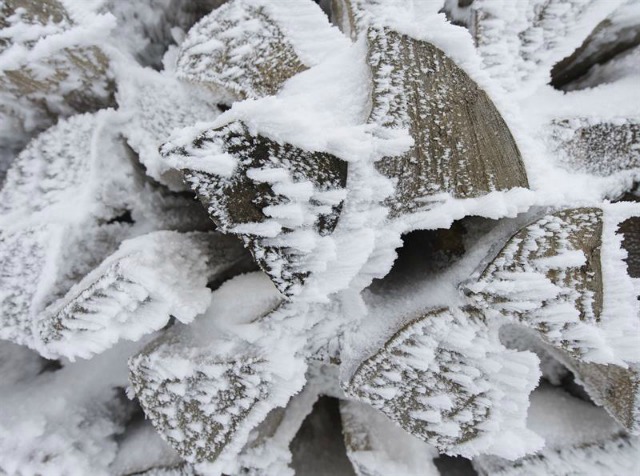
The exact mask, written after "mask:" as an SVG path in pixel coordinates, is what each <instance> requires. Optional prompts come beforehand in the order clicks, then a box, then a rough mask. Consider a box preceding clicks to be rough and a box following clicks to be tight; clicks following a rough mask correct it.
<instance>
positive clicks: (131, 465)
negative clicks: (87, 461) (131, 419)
mask: <svg viewBox="0 0 640 476" xmlns="http://www.w3.org/2000/svg"><path fill="white" fill-rule="evenodd" d="M183 464H184V462H183V460H182V458H180V456H178V453H176V452H175V451H174V450H173V448H171V446H169V445H168V444H167V443H166V442H165V441H163V440H162V438H160V435H158V433H157V432H156V431H155V429H154V428H153V426H152V425H151V423H150V422H149V421H148V420H144V421H139V422H135V423H133V424H129V425H127V428H126V430H125V433H124V434H123V435H122V437H121V439H120V440H119V441H118V452H117V454H116V458H115V460H114V461H113V462H112V463H111V465H110V467H109V470H110V472H111V474H117V475H131V474H136V475H139V474H146V471H153V470H155V469H164V468H171V467H174V466H182V465H183Z"/></svg>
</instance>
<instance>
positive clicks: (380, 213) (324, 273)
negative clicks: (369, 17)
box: [165, 20, 534, 300]
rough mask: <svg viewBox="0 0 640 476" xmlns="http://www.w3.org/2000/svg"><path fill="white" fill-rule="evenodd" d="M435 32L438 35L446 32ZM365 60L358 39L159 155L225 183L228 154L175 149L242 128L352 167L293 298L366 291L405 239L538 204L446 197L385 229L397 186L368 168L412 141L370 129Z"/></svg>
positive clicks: (509, 194) (500, 197) (498, 196)
mask: <svg viewBox="0 0 640 476" xmlns="http://www.w3.org/2000/svg"><path fill="white" fill-rule="evenodd" d="M443 21H444V20H443ZM449 26H450V25H449ZM452 28H453V27H452ZM439 31H440V32H441V33H442V34H443V35H444V32H445V31H446V29H444V30H443V29H440V30H439ZM467 39H468V40H469V38H468V37H467ZM469 41H470V40H469ZM366 54H367V52H366V44H365V43H364V42H363V41H359V42H356V43H355V44H354V45H352V46H351V47H346V48H344V49H342V50H337V51H335V54H334V56H333V57H332V58H329V59H327V60H325V61H324V62H322V63H320V64H319V65H317V66H315V67H313V68H311V69H309V70H308V71H304V72H302V73H300V74H298V75H296V76H295V77H293V78H291V79H290V80H288V81H287V82H286V84H285V85H284V87H283V89H282V90H281V91H280V92H279V93H278V95H277V96H275V97H269V98H263V99H259V100H255V101H243V102H240V103H235V104H234V106H233V107H232V109H231V110H230V111H228V112H226V113H225V114H223V115H222V116H220V117H219V118H218V120H216V121H215V122H214V123H213V124H211V125H207V126H206V127H205V126H198V127H194V128H191V129H189V130H186V131H185V132H184V133H181V134H180V135H176V137H175V138H174V139H172V141H171V143H170V145H168V146H167V148H166V149H165V150H167V151H171V150H174V151H175V152H176V153H171V154H169V157H168V158H169V160H170V163H171V162H172V161H173V163H174V166H175V167H178V168H188V167H191V168H194V169H196V168H197V167H200V168H201V170H207V171H208V172H212V171H213V172H215V173H216V175H219V176H221V177H223V178H225V179H226V178H227V177H228V176H229V174H231V173H232V172H233V170H234V169H235V167H236V166H237V162H236V160H235V159H234V158H233V157H230V155H229V154H219V153H218V154H217V155H214V154H210V155H209V154H207V156H206V158H207V159H209V158H210V159H211V160H203V159H204V158H205V157H204V156H203V157H199V156H195V157H194V160H193V161H189V162H182V159H180V158H179V155H180V154H179V148H183V149H184V150H185V151H188V150H189V149H192V144H193V142H194V140H196V139H197V138H198V137H205V136H206V134H207V131H208V130H213V129H216V128H221V127H223V126H227V125H229V124H232V123H233V122H234V121H241V122H242V124H244V126H245V127H246V128H247V129H248V130H249V131H250V133H251V134H252V135H253V136H255V135H260V136H263V137H265V138H267V139H269V140H271V141H274V142H277V143H279V144H290V145H291V146H294V147H298V148H300V149H302V150H305V151H309V153H327V154H331V155H334V156H335V157H337V158H339V159H342V160H344V161H346V162H348V163H349V165H348V168H349V171H348V175H349V177H348V186H347V196H346V199H345V201H344V203H343V205H342V211H341V214H340V219H339V221H338V224H337V226H336V229H335V230H334V231H333V233H332V234H330V235H327V236H324V237H323V242H325V243H327V246H323V253H318V252H316V253H315V258H317V260H316V261H317V266H316V267H315V272H314V273H310V274H309V276H308V278H307V279H306V281H305V285H304V287H303V291H301V292H300V294H298V297H299V298H300V299H302V298H303V297H304V299H316V300H322V299H326V296H327V295H329V294H331V293H332V292H336V291H340V290H341V289H345V288H347V287H352V288H354V289H356V288H358V289H362V288H363V287H365V286H367V285H368V284H369V283H370V282H371V279H373V278H375V277H381V276H383V275H384V274H385V273H386V272H388V270H389V268H390V267H391V264H392V262H393V259H394V258H395V253H394V248H395V247H397V246H398V245H399V242H400V235H401V234H402V233H404V232H407V231H410V230H412V229H416V228H438V227H448V226H450V224H451V223H452V222H453V221H454V220H456V219H458V218H461V217H464V216H466V215H470V214H478V215H482V216H487V215H488V216H491V217H494V218H499V217H503V216H505V215H508V216H514V215H515V214H517V213H519V212H522V211H524V210H526V209H527V208H528V207H529V206H530V205H531V203H532V202H533V200H534V194H533V193H532V192H531V191H529V190H525V189H522V188H515V189H512V190H509V191H506V192H500V191H490V192H489V193H487V194H486V195H484V196H482V197H480V198H466V199H451V200H447V201H446V203H444V204H440V205H441V206H438V207H429V206H428V204H427V205H425V208H427V209H429V211H428V212H426V213H424V214H419V213H414V214H412V215H411V216H410V217H406V216H403V217H401V219H398V220H395V221H394V222H392V223H389V221H388V220H387V215H388V209H387V208H386V207H385V206H384V205H383V203H382V202H384V200H385V199H386V198H388V197H389V195H390V194H391V193H393V182H392V180H390V179H388V178H387V177H385V176H383V175H382V174H380V172H379V171H378V170H376V167H375V165H374V164H375V162H377V161H379V160H380V159H381V158H383V157H393V156H402V155H403V154H404V153H406V152H407V150H408V149H409V148H410V146H411V144H412V140H413V139H412V138H411V137H410V136H409V135H408V134H407V133H408V131H405V130H402V129H397V128H385V127H384V126H382V125H379V124H375V123H370V124H367V123H366V122H367V118H368V116H369V113H370V105H369V90H368V88H365V87H363V84H370V71H369V68H368V67H367V63H366ZM309 91H313V93H312V94H310V93H309ZM219 148H220V147H217V149H219ZM214 151H215V150H214ZM201 155H202V154H201ZM232 159H234V160H232ZM198 164H199V165H198ZM447 198H450V197H447ZM431 208H433V210H431ZM244 231H248V230H244ZM253 231H254V232H256V231H258V228H254V230H253ZM259 231H261V232H262V233H270V232H271V233H274V232H275V231H277V227H273V226H272V227H262V228H260V229H259ZM354 243H358V244H359V245H358V246H357V247H356V246H354V245H353V244H354ZM356 248H357V249H356ZM307 249H314V248H312V247H310V246H307ZM324 251H326V253H324ZM303 295H304V296H303Z"/></svg>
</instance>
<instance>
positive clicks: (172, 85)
mask: <svg viewBox="0 0 640 476" xmlns="http://www.w3.org/2000/svg"><path fill="white" fill-rule="evenodd" d="M117 99H118V104H119V106H120V109H121V111H122V113H123V114H124V115H126V116H127V117H128V121H127V123H126V125H125V126H124V127H123V133H124V136H125V138H126V139H127V143H128V144H129V145H130V146H131V147H132V148H133V150H134V151H136V152H137V153H138V155H139V157H140V162H142V164H143V165H144V166H145V171H146V173H147V174H148V175H149V176H151V177H153V178H154V179H156V180H158V181H159V182H161V183H163V184H165V185H167V186H169V188H171V189H173V190H184V188H185V187H184V184H183V183H182V179H181V177H180V176H179V175H178V174H177V173H176V172H175V171H173V170H172V169H170V168H169V166H168V165H167V164H166V163H165V162H163V161H162V160H161V157H160V153H159V149H160V146H161V145H162V144H163V142H165V141H166V140H167V139H168V138H169V137H170V135H171V133H172V132H173V130H175V129H180V128H183V127H187V126H191V125H193V124H195V123H197V122H205V121H212V120H213V119H215V118H216V117H217V116H218V114H219V111H218V109H217V107H216V106H215V104H216V102H220V100H221V98H220V97H218V96H216V95H213V94H211V93H210V92H209V91H205V90H203V89H202V88H200V87H198V86H196V85H190V84H185V83H184V82H182V81H179V80H177V79H176V78H175V77H174V76H173V74H172V73H167V72H163V73H157V72H155V71H151V70H148V69H137V70H136V71H135V74H132V76H131V78H126V80H123V81H120V83H119V85H118V95H117Z"/></svg>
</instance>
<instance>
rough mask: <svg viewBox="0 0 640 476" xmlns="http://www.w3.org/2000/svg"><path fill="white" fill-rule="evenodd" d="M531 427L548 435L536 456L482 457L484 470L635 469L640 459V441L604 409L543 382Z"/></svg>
mask: <svg viewBox="0 0 640 476" xmlns="http://www.w3.org/2000/svg"><path fill="white" fill-rule="evenodd" d="M527 427H528V428H530V429H531V430H533V431H535V432H536V433H538V434H540V435H541V436H543V437H544V438H545V443H546V444H545V448H544V449H543V450H541V451H540V452H538V453H537V454H535V455H531V456H527V457H525V458H522V459H519V460H516V461H514V462H508V461H505V460H501V459H499V458H490V457H485V456H482V457H479V458H476V459H475V460H474V466H475V467H476V469H477V470H478V471H479V472H480V474H481V475H483V476H484V475H486V476H489V475H491V476H494V475H496V476H497V475H499V476H516V475H522V476H524V475H527V476H533V475H553V476H568V475H573V474H581V475H585V476H591V475H593V476H596V475H598V476H599V475H603V474H620V475H623V474H633V473H634V471H635V469H636V468H637V467H638V464H639V463H640V442H639V441H638V438H637V437H629V436H627V435H626V434H625V433H624V432H623V431H622V429H621V428H620V427H619V426H618V425H617V424H616V423H615V421H613V420H612V419H611V418H609V417H608V415H607V414H606V413H605V412H603V411H602V410H600V409H598V408H597V407H594V406H593V405H591V404H589V403H587V402H584V401H582V400H579V399H577V398H574V397H571V396H570V395H568V394H567V393H565V392H563V391H561V390H557V389H553V388H549V387H542V388H541V389H539V390H536V391H535V392H534V393H533V394H532V396H531V406H530V408H529V413H528V415H527Z"/></svg>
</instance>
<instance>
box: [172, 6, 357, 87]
mask: <svg viewBox="0 0 640 476" xmlns="http://www.w3.org/2000/svg"><path fill="white" fill-rule="evenodd" d="M345 43H346V39H345V38H343V37H342V36H341V35H340V33H339V32H338V31H337V29H335V28H332V27H331V26H330V25H329V22H328V20H327V18H326V16H325V15H324V13H323V12H322V10H321V9H320V7H319V6H317V5H316V4H315V3H314V2H311V1H298V2H269V1H267V0H232V1H230V2H228V3H227V4H225V5H223V6H222V7H220V8H218V9H216V10H214V11H213V12H212V13H211V14H210V15H208V16H207V17H205V18H203V19H202V20H201V21H200V22H199V23H198V24H197V25H196V26H195V27H194V28H192V29H191V30H190V31H189V34H188V36H187V38H186V39H185V41H184V43H183V44H182V46H181V53H180V58H179V60H178V75H179V77H181V78H183V79H188V80H191V81H197V82H202V83H204V84H210V85H212V86H216V87H222V88H223V89H227V90H228V91H229V92H231V93H232V94H234V95H237V96H238V97H240V98H247V97H249V98H256V97H261V96H267V95H270V94H275V93H276V92H277V91H278V90H279V89H280V86H281V85H282V83H284V82H285V81H286V80H287V79H289V78H290V77H292V76H294V75H295V74H296V73H299V72H300V71H303V70H305V69H307V67H309V66H313V65H315V64H317V63H318V62H320V61H321V60H322V59H324V58H325V57H327V56H328V55H329V54H331V53H332V52H333V51H334V50H335V49H339V48H340V47H342V46H343V45H344V44H345Z"/></svg>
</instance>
